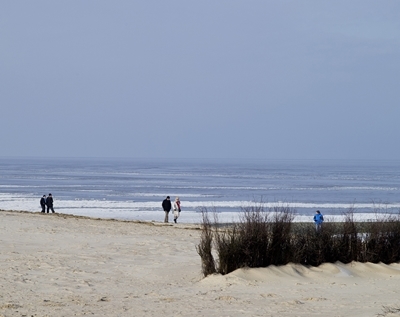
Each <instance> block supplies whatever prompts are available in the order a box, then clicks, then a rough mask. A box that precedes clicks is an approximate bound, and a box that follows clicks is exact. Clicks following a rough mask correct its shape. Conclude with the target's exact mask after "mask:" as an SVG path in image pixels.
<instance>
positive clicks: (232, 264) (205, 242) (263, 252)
mask: <svg viewBox="0 0 400 317" xmlns="http://www.w3.org/2000/svg"><path fill="white" fill-rule="evenodd" d="M201 211H202V215H203V224H202V234H201V239H200V244H199V245H198V246H197V248H196V249H197V252H198V254H199V255H200V257H201V261H202V272H203V274H204V276H207V275H209V274H213V273H220V274H228V273H230V272H232V271H234V270H236V269H238V268H243V267H249V268H252V267H267V266H269V265H284V264H287V263H289V262H293V263H300V264H304V265H312V266H318V265H320V264H322V263H326V262H330V263H334V262H336V261H341V262H343V263H350V262H352V261H360V262H374V263H378V262H384V263H387V264H388V263H393V262H398V261H400V212H399V214H397V215H386V216H379V217H377V219H376V221H374V222H369V223H359V222H356V221H355V218H354V209H353V208H350V209H349V210H348V211H347V212H346V213H345V214H344V221H343V222H340V223H335V222H328V221H327V222H325V223H324V225H323V226H322V229H321V230H318V231H316V230H315V227H314V226H313V224H312V223H295V224H294V223H293V220H294V210H292V209H290V208H288V207H284V206H281V207H275V208H273V209H270V210H268V211H266V210H265V209H264V207H263V204H258V205H254V206H249V207H246V208H242V210H241V213H240V217H239V222H237V223H233V224H232V225H229V226H221V225H219V224H218V219H217V216H216V212H215V210H214V222H213V223H212V222H211V221H210V219H209V217H208V212H207V209H205V208H204V209H202V210H201ZM213 248H214V250H215V253H216V254H217V256H218V260H217V261H215V260H214V257H213V253H212V251H213Z"/></svg>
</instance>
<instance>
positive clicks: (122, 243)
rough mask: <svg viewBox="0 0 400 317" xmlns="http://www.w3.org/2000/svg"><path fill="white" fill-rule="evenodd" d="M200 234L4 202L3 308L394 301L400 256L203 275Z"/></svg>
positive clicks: (62, 312) (168, 308) (365, 307)
mask: <svg viewBox="0 0 400 317" xmlns="http://www.w3.org/2000/svg"><path fill="white" fill-rule="evenodd" d="M162 217H163V214H162V212H160V219H161V218H162ZM182 218H183V217H182ZM199 236H200V230H198V226H196V225H185V224H178V225H173V224H168V225H164V224H163V223H137V222H124V221H113V220H97V219H88V218H85V217H74V216H67V215H60V214H40V213H28V212H13V211H0V243H1V254H0V274H1V275H0V277H1V283H0V316H86V315H91V316H192V317H194V316H377V315H378V314H382V313H383V306H391V307H400V264H392V265H384V264H372V263H366V264H363V263H351V264H348V265H344V264H341V263H336V264H324V265H322V266H320V267H317V268H313V267H310V268H307V267H304V266H300V265H293V264H290V265H286V266H282V267H268V268H259V269H240V270H237V271H235V272H233V273H231V274H228V275H226V276H221V275H213V276H209V277H207V278H203V277H202V274H201V262H200V257H199V256H198V254H197V252H196V249H195V247H196V244H197V243H198V242H199ZM386 316H399V314H397V315H396V314H386Z"/></svg>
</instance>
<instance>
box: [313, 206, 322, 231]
mask: <svg viewBox="0 0 400 317" xmlns="http://www.w3.org/2000/svg"><path fill="white" fill-rule="evenodd" d="M314 222H315V230H317V232H320V231H321V228H322V223H323V222H324V216H323V215H322V214H321V212H320V211H319V210H317V211H316V212H315V215H314Z"/></svg>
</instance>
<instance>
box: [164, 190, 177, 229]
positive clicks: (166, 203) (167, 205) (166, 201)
mask: <svg viewBox="0 0 400 317" xmlns="http://www.w3.org/2000/svg"><path fill="white" fill-rule="evenodd" d="M162 207H163V209H164V213H165V217H164V222H166V223H167V222H169V212H170V211H171V209H172V204H171V199H170V197H169V196H167V198H165V199H164V200H163V202H162ZM180 214H181V201H180V200H179V197H176V198H175V202H174V222H175V223H177V220H178V218H179V216H180Z"/></svg>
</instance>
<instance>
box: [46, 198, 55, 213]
mask: <svg viewBox="0 0 400 317" xmlns="http://www.w3.org/2000/svg"><path fill="white" fill-rule="evenodd" d="M46 205H47V213H49V210H50V209H51V211H52V212H53V214H54V208H53V196H51V194H49V197H47V199H46Z"/></svg>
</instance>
